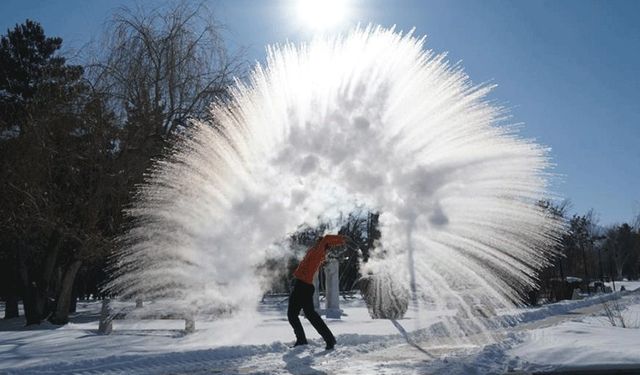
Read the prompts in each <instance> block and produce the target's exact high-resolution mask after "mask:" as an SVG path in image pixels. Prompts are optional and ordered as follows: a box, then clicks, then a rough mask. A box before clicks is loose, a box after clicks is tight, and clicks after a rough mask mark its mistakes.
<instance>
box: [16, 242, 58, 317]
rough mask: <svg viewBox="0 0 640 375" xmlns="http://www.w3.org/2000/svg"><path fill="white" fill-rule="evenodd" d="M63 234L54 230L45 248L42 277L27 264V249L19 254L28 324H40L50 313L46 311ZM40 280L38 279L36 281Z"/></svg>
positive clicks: (25, 313)
mask: <svg viewBox="0 0 640 375" xmlns="http://www.w3.org/2000/svg"><path fill="white" fill-rule="evenodd" d="M62 242H63V236H62V235H61V234H60V232H58V231H57V230H54V231H53V232H52V233H51V236H50V237H49V242H48V244H47V248H46V249H45V251H46V253H47V256H46V259H45V262H44V264H43V272H42V274H41V277H40V278H37V279H36V278H35V277H33V274H32V272H29V265H28V264H27V259H26V257H27V254H26V252H27V249H24V248H23V249H21V250H22V251H20V252H19V254H18V269H19V271H18V272H19V274H20V279H21V281H22V285H23V290H24V296H23V298H22V303H23V305H24V315H25V317H26V319H27V325H32V324H40V322H42V320H43V319H45V318H46V315H48V311H46V310H47V309H46V307H47V303H48V296H49V285H50V281H51V277H52V276H53V271H54V270H55V265H56V261H57V259H58V253H59V252H60V248H61V247H62ZM36 280H38V281H36Z"/></svg>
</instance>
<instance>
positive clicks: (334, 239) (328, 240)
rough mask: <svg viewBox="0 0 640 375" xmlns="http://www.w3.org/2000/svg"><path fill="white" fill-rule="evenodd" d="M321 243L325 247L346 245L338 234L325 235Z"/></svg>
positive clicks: (344, 239) (345, 241)
mask: <svg viewBox="0 0 640 375" xmlns="http://www.w3.org/2000/svg"><path fill="white" fill-rule="evenodd" d="M322 241H323V242H324V244H325V245H326V246H341V245H344V244H345V243H347V240H346V238H345V237H344V236H342V235H339V234H327V235H326V236H324V237H323V238H322Z"/></svg>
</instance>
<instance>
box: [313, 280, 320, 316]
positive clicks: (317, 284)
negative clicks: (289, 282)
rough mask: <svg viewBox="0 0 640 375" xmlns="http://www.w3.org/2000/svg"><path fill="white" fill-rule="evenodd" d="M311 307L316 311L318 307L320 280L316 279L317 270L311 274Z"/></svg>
mask: <svg viewBox="0 0 640 375" xmlns="http://www.w3.org/2000/svg"><path fill="white" fill-rule="evenodd" d="M313 287H314V291H313V308H314V309H316V311H317V310H318V309H319V308H320V281H319V280H318V272H316V274H315V275H313Z"/></svg>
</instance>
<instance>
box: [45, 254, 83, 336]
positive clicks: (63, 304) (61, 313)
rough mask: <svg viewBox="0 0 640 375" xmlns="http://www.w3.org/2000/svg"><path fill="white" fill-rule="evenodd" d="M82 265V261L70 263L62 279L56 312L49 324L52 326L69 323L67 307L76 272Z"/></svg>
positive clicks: (69, 302)
mask: <svg viewBox="0 0 640 375" xmlns="http://www.w3.org/2000/svg"><path fill="white" fill-rule="evenodd" d="M81 265H82V261H80V260H76V261H74V262H73V263H71V264H70V265H69V266H68V267H67V270H66V272H65V273H64V277H63V278H62V285H61V287H60V294H59V295H58V300H57V303H56V310H55V311H54V313H53V316H51V319H50V321H51V323H53V324H67V323H69V305H70V304H71V294H72V291H73V282H74V280H75V278H76V275H77V274H78V270H79V269H80V266H81Z"/></svg>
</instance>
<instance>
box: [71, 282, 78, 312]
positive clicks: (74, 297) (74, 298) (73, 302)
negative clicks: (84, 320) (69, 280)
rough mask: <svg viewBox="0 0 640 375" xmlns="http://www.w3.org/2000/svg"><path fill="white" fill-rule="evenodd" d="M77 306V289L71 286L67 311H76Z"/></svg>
mask: <svg viewBox="0 0 640 375" xmlns="http://www.w3.org/2000/svg"><path fill="white" fill-rule="evenodd" d="M77 307H78V290H77V289H76V288H72V291H71V304H70V305H69V313H74V312H76V308H77Z"/></svg>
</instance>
